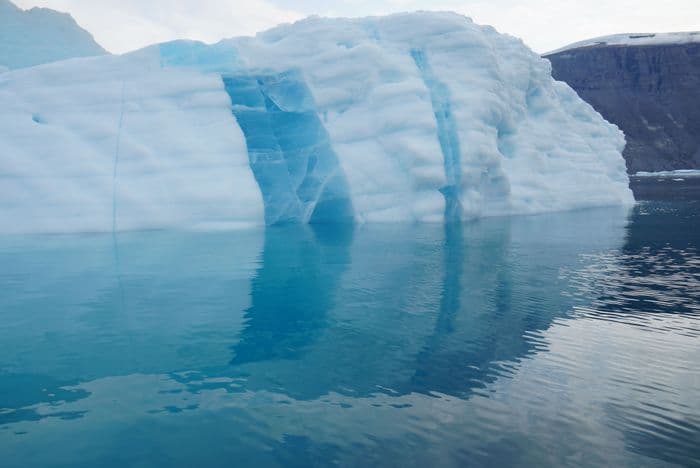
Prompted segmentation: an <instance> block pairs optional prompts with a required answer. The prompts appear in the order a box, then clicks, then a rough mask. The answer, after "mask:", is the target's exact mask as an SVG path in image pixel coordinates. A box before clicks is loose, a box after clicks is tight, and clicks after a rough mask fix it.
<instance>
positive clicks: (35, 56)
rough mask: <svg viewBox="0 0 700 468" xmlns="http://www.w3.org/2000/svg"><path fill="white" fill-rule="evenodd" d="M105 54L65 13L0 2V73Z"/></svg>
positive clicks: (87, 33) (1, 0)
mask: <svg viewBox="0 0 700 468" xmlns="http://www.w3.org/2000/svg"><path fill="white" fill-rule="evenodd" d="M106 53H107V52H106V51H105V50H104V49H103V48H102V47H101V46H100V45H99V44H98V43H97V42H95V39H93V37H92V35H90V33H89V32H87V31H85V30H84V29H82V28H81V27H80V26H79V25H78V23H76V22H75V20H74V19H73V18H72V17H71V16H70V15H69V14H67V13H59V12H57V11H54V10H50V9H48V8H32V9H31V10H26V11H25V10H22V9H21V8H18V7H17V6H15V5H14V4H13V3H12V2H10V1H9V0H0V72H2V70H3V69H10V70H12V69H16V68H25V67H31V66H34V65H40V64H43V63H49V62H55V61H58V60H64V59H68V58H73V57H86V56H92V55H104V54H106Z"/></svg>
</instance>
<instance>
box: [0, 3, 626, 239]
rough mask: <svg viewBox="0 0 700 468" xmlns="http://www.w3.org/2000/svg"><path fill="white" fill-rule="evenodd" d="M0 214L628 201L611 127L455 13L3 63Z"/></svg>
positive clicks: (21, 226) (2, 220)
mask: <svg viewBox="0 0 700 468" xmlns="http://www.w3.org/2000/svg"><path fill="white" fill-rule="evenodd" d="M0 105H1V106H2V108H3V113H2V114H1V115H0V200H2V201H0V206H1V208H0V230H1V231H2V232H76V231H81V232H82V231H111V230H135V229H160V228H183V229H219V228H222V229H228V228H235V227H239V226H250V225H263V224H267V225H270V224H280V223H323V222H337V223H341V222H342V223H346V222H360V223H361V222H390V221H391V222H445V221H460V220H468V219H473V218H476V217H481V216H498V215H510V214H530V213H539V212H547V211H562V210H571V209H580V208H587V207H596V206H608V205H620V204H629V203H633V201H634V200H633V197H632V193H631V191H630V190H629V179H628V176H627V174H626V170H625V162H624V160H623V158H622V150H623V149H624V146H625V140H624V135H623V134H622V133H621V132H620V130H619V129H618V128H617V127H616V126H614V125H612V124H609V123H608V122H606V121H605V120H603V118H602V117H601V116H600V115H599V114H598V113H597V112H595V111H594V110H593V108H592V107H591V106H589V105H588V104H586V103H585V102H584V101H582V100H581V99H580V98H579V97H578V96H577V95H576V93H575V92H574V91H573V90H571V88H569V87H568V86H567V85H566V84H564V83H560V82H556V81H554V80H553V79H552V77H551V68H550V64H549V62H548V61H547V60H544V59H542V58H540V57H539V56H538V55H537V54H535V53H534V52H532V51H531V50H530V49H528V48H527V47H526V46H525V45H524V44H523V43H522V41H520V40H519V39H516V38H513V37H511V36H507V35H503V34H500V33H498V32H497V31H496V30H495V29H493V28H491V27H484V26H479V25H476V24H474V23H473V22H472V21H471V20H470V19H468V18H466V17H464V16H461V15H457V14H454V13H410V14H409V13H406V14H396V15H391V16H386V17H371V18H361V19H325V18H318V17H312V18H308V19H306V20H302V21H300V22H297V23H294V24H287V25H282V26H278V27H276V28H274V29H272V30H269V31H266V32H263V33H259V34H258V35H256V36H255V37H240V38H233V39H227V40H224V41H222V42H220V43H218V44H213V45H207V44H202V43H199V42H194V41H175V42H170V43H166V44H160V45H155V46H151V47H148V48H146V49H142V50H139V51H136V52H133V53H130V54H126V55H122V56H102V57H89V58H78V59H72V60H67V61H63V62H56V63H52V64H46V65H41V66H36V67H32V68H25V69H21V70H10V71H6V72H5V73H2V74H0Z"/></svg>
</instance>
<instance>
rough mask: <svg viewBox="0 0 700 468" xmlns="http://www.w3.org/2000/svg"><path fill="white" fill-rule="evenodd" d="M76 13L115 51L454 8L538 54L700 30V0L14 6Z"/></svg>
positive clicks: (65, 0) (282, 0)
mask: <svg viewBox="0 0 700 468" xmlns="http://www.w3.org/2000/svg"><path fill="white" fill-rule="evenodd" d="M13 1H14V2H15V3H16V4H17V5H19V6H20V7H22V8H30V7H33V6H43V7H48V8H53V9H55V10H60V11H66V12H69V13H71V14H72V15H73V17H75V19H76V20H77V21H78V22H79V23H80V24H81V26H83V27H84V28H86V29H88V30H89V31H90V32H91V33H92V34H93V35H94V36H95V39H96V40H97V41H98V42H99V43H100V44H101V45H102V46H103V47H105V48H107V49H108V50H109V51H110V52H116V53H120V52H127V51H130V50H133V49H137V48H140V47H143V46H146V45H149V44H153V43H155V42H164V41H168V40H172V39H178V38H189V39H199V40H202V41H205V42H215V41H218V40H219V39H222V38H225V37H233V36H240V35H250V34H254V33H255V32H257V31H260V30H263V29H267V28H269V27H272V26H274V25H276V24H279V23H283V22H290V21H294V20H296V19H300V18H303V17H304V16H308V15H312V14H316V15H322V16H365V15H374V14H384V13H390V12H397V11H412V10H453V11H456V12H459V13H462V14H465V15H467V16H470V17H472V18H473V19H474V20H475V21H476V22H477V23H480V24H490V25H492V26H495V27H496V29H498V30H499V31H501V32H505V33H509V34H512V35H514V36H518V37H521V38H522V39H523V40H524V41H525V42H526V43H527V44H528V45H529V46H530V47H532V48H533V49H534V50H536V51H537V52H547V51H550V50H553V49H557V48H559V47H561V46H564V45H567V44H569V43H572V42H576V41H579V40H583V39H589V38H591V37H595V36H602V35H607V34H614V33H620V32H668V31H692V30H700V0H346V1H337V0H13Z"/></svg>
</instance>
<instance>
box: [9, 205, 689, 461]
mask: <svg viewBox="0 0 700 468" xmlns="http://www.w3.org/2000/svg"><path fill="white" fill-rule="evenodd" d="M699 232H700V203H698V202H692V201H690V202H687V201H683V202H680V201H674V202H654V203H642V204H640V205H638V206H636V207H635V208H634V209H633V210H631V211H628V210H622V209H599V210H587V211H580V212H573V213H564V214H549V215H540V216H530V217H512V218H494V219H485V220H481V221H476V222H472V223H465V224H463V225H457V224H453V225H447V226H442V225H364V226H357V227H353V228H351V227H330V226H320V227H308V226H287V227H273V228H268V229H267V230H260V231H238V232H202V233H183V232H143V233H123V234H116V235H114V236H113V235H97V234H95V235H88V234H85V235H66V236H31V237H3V238H2V239H0V282H1V284H2V290H3V293H2V294H1V295H0V460H2V462H1V463H0V464H1V465H2V466H3V467H16V466H17V467H19V466H22V467H27V466H37V467H38V466H41V467H48V466H71V467H76V466H106V467H109V466H115V467H116V466H119V467H124V466H258V467H263V466H327V465H340V466H499V467H500V466H535V467H543V466H635V467H637V466H700V258H699V257H698V254H699V253H700V252H698V250H699V248H700V242H699V236H700V235H699V234H698V233H699Z"/></svg>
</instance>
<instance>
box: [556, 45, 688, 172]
mask: <svg viewBox="0 0 700 468" xmlns="http://www.w3.org/2000/svg"><path fill="white" fill-rule="evenodd" d="M545 57H546V58H548V59H549V60H550V62H551V63H552V74H553V76H554V78H555V79H557V80H560V81H565V82H566V83H568V84H569V85H570V86H571V87H572V88H574V89H575V90H576V92H578V94H579V95H580V96H581V97H582V98H583V99H584V100H586V101H587V102H588V103H589V104H591V105H592V106H593V107H594V108H595V109H596V110H597V111H598V112H600V113H601V114H602V115H603V117H605V119H606V120H608V121H610V122H612V123H614V124H617V125H618V126H619V127H620V128H621V129H622V130H623V131H624V133H625V135H626V137H627V148H626V149H625V151H624V156H625V159H626V161H627V169H628V172H630V173H636V172H638V171H664V170H676V169H696V168H700V32H688V33H665V34H621V35H615V36H607V37H602V38H597V39H592V40H589V41H584V42H579V43H576V44H572V45H571V46H568V47H565V48H563V49H559V50H557V51H554V52H551V53H549V54H547V55H545Z"/></svg>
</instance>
